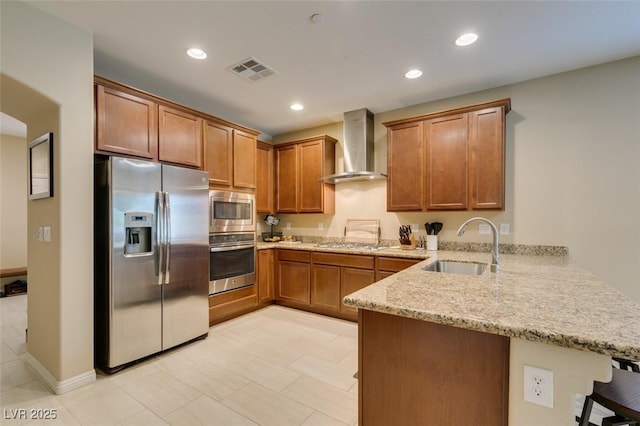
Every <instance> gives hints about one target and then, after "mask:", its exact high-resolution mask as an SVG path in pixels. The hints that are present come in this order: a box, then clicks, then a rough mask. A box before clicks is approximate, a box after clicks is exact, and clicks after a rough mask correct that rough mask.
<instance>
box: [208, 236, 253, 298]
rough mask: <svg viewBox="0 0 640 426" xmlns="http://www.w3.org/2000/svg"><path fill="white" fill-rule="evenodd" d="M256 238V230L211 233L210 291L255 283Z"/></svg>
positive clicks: (235, 288) (216, 291) (236, 287)
mask: <svg viewBox="0 0 640 426" xmlns="http://www.w3.org/2000/svg"><path fill="white" fill-rule="evenodd" d="M255 240H256V235H255V232H240V233H218V234H209V294H219V293H222V292H225V291H231V290H237V289H240V288H244V287H250V286H252V285H254V284H255V278H256V242H255Z"/></svg>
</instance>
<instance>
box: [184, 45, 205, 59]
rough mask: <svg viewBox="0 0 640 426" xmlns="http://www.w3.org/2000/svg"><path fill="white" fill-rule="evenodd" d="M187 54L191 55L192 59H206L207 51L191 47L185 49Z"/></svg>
mask: <svg viewBox="0 0 640 426" xmlns="http://www.w3.org/2000/svg"><path fill="white" fill-rule="evenodd" d="M187 55H189V56H191V57H192V58H193V59H206V58H207V52H205V51H204V50H202V49H198V48H195V47H192V48H191V49H189V50H187Z"/></svg>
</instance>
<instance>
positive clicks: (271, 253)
mask: <svg viewBox="0 0 640 426" xmlns="http://www.w3.org/2000/svg"><path fill="white" fill-rule="evenodd" d="M274 271H275V250H274V249H268V250H258V265H257V271H256V272H257V275H256V282H257V285H258V303H259V304H261V305H265V304H266V305H268V304H270V303H271V302H272V301H273V292H274V278H275V272H274Z"/></svg>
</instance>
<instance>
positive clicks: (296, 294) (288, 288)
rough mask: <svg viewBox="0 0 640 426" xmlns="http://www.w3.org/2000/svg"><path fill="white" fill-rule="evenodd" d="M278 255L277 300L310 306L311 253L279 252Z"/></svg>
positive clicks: (296, 251)
mask: <svg viewBox="0 0 640 426" xmlns="http://www.w3.org/2000/svg"><path fill="white" fill-rule="evenodd" d="M277 253H278V255H277V258H278V262H277V265H276V294H275V297H276V299H277V300H280V301H285V302H288V303H291V304H292V305H294V306H295V305H297V306H302V307H304V306H309V301H310V295H309V293H310V292H309V278H310V268H311V265H310V264H309V262H310V259H311V256H310V255H309V252H307V251H298V250H278V251H277Z"/></svg>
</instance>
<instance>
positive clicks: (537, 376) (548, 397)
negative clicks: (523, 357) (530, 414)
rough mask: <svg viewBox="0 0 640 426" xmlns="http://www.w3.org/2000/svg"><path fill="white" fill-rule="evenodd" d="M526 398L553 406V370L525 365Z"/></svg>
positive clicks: (529, 400) (543, 404)
mask: <svg viewBox="0 0 640 426" xmlns="http://www.w3.org/2000/svg"><path fill="white" fill-rule="evenodd" d="M524 400H525V401H528V402H532V403H534V404H538V405H542V406H543V407H549V408H553V371H551V370H545V369H543V368H537V367H532V366H530V365H525V366H524Z"/></svg>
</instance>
